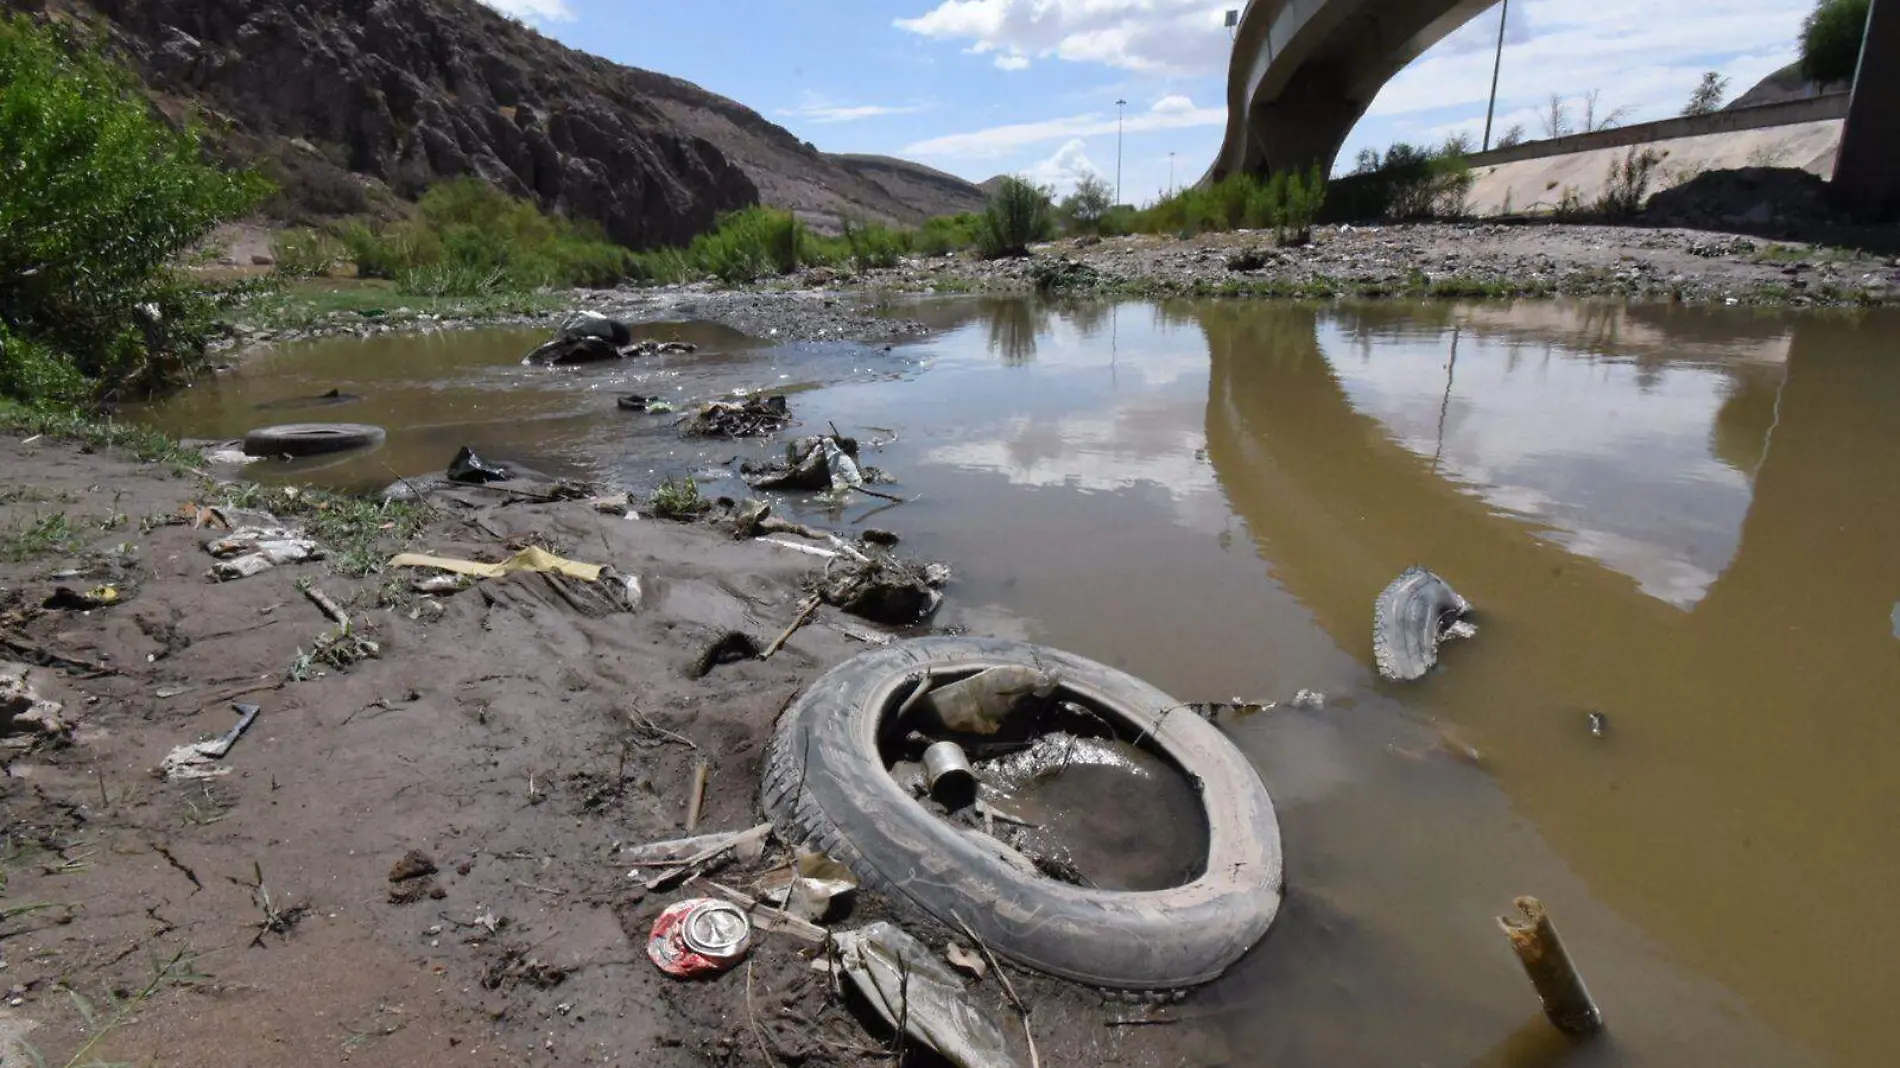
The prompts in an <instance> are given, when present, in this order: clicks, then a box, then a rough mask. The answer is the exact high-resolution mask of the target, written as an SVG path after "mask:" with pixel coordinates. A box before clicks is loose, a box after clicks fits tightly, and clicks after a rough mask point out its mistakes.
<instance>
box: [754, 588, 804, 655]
mask: <svg viewBox="0 0 1900 1068" xmlns="http://www.w3.org/2000/svg"><path fill="white" fill-rule="evenodd" d="M817 611H818V598H816V597H807V598H805V603H804V604H802V605H800V606H799V607H798V614H797V615H796V616H793V617H792V622H791V625H790V626H788V627H786V628H785V629H784V630H783V631H781V632H780V633H779V636H778V637H776V638H773V639H772V644H770V645H768V646H766V647H765V651H764V652H762V653H760V654H759V659H760V660H770V659H772V657H773V655H774V654H776V653H777V652H778V651H779V650H780V649H783V648H785V643H786V642H788V641H791V640H792V635H794V634H797V633H798V629H799V628H800V627H802V626H804V625H805V624H807V623H809V622H811V617H812V616H813V615H814V614H816V613H817Z"/></svg>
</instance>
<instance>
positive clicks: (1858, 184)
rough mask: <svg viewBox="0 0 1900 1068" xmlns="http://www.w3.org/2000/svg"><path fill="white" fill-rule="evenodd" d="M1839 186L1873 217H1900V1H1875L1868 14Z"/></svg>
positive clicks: (1848, 200) (1839, 167) (1836, 184)
mask: <svg viewBox="0 0 1900 1068" xmlns="http://www.w3.org/2000/svg"><path fill="white" fill-rule="evenodd" d="M1834 189H1835V193H1836V194H1837V195H1838V196H1839V197H1840V198H1841V199H1842V201H1843V203H1845V204H1847V205H1848V206H1849V207H1850V208H1852V209H1853V210H1855V211H1856V212H1859V213H1860V214H1862V215H1865V216H1867V217H1869V218H1874V219H1889V218H1893V217H1895V216H1900V0H1874V3H1873V6H1872V9H1871V10H1870V11H1869V12H1868V16H1867V40H1866V43H1865V44H1863V45H1862V46H1861V53H1860V72H1859V74H1858V75H1857V76H1856V77H1855V79H1854V96H1853V100H1852V101H1851V102H1850V103H1849V104H1848V108H1847V124H1846V126H1845V127H1844V128H1843V129H1842V131H1841V151H1840V156H1839V157H1838V159H1837V160H1836V161H1835V164H1834Z"/></svg>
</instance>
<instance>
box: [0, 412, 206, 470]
mask: <svg viewBox="0 0 1900 1068" xmlns="http://www.w3.org/2000/svg"><path fill="white" fill-rule="evenodd" d="M0 431H4V432H6V433H8V434H10V435H15V436H18V437H22V438H29V437H32V436H34V435H36V434H40V435H44V436H46V437H48V438H52V439H54V440H56V441H74V442H78V443H79V444H81V445H84V446H86V447H88V448H92V449H117V450H121V451H124V452H129V453H131V454H132V455H134V456H136V457H138V458H139V459H140V460H144V461H147V462H153V461H159V462H169V463H176V464H180V465H191V464H197V463H200V462H202V459H203V458H202V457H200V456H198V454H196V453H194V452H192V451H191V450H190V449H186V448H181V447H180V446H179V444H178V442H176V441H174V440H173V439H171V438H170V437H167V436H166V435H164V434H162V433H160V432H159V431H156V430H153V429H152V428H150V427H144V426H138V425H135V424H132V423H121V422H119V421H118V420H115V419H112V418H110V417H105V416H98V415H92V414H88V413H86V412H84V411H81V410H79V409H76V408H67V407H63V406H58V405H31V404H22V403H21V402H19V401H13V400H7V399H6V398H3V397H0Z"/></svg>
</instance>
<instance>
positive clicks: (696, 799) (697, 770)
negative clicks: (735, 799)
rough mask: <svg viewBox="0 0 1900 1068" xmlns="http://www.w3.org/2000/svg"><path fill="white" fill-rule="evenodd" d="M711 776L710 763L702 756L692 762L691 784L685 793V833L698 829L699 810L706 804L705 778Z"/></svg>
mask: <svg viewBox="0 0 1900 1068" xmlns="http://www.w3.org/2000/svg"><path fill="white" fill-rule="evenodd" d="M711 777H712V765H711V764H709V763H707V762H706V760H705V759H704V758H701V759H700V760H699V761H697V762H695V763H694V764H693V785H692V787H691V791H690V792H689V793H688V794H687V795H686V833H687V834H692V833H693V832H694V831H697V830H699V810H700V808H701V807H703V806H704V805H705V804H706V780H707V779H709V778H711Z"/></svg>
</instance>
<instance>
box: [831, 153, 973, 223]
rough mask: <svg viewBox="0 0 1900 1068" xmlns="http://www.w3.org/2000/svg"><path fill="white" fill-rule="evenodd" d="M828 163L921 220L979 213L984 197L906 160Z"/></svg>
mask: <svg viewBox="0 0 1900 1068" xmlns="http://www.w3.org/2000/svg"><path fill="white" fill-rule="evenodd" d="M830 159H831V161H832V162H833V163H836V164H837V165H838V166H840V167H842V168H844V169H845V170H847V171H849V172H851V173H852V174H855V175H857V176H858V177H860V178H865V179H868V180H870V181H872V182H876V183H877V184H878V186H880V187H881V188H882V189H883V190H884V191H885V192H886V193H889V194H890V195H891V196H892V197H895V198H896V199H897V200H898V201H899V202H901V203H904V204H907V205H909V206H911V207H912V208H915V209H917V210H919V211H921V212H923V213H924V215H925V216H932V215H960V214H962V213H964V212H966V211H982V210H983V204H984V201H985V199H986V197H987V194H986V193H985V192H984V190H983V188H982V187H981V186H977V185H972V184H971V183H969V182H967V181H964V180H963V179H961V178H958V177H957V176H956V175H954V174H945V173H944V172H942V171H940V170H937V169H935V168H932V167H926V166H924V165H923V164H921V163H912V162H911V161H909V160H907V159H897V158H895V157H893V156H861V155H834V156H831V157H830Z"/></svg>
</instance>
